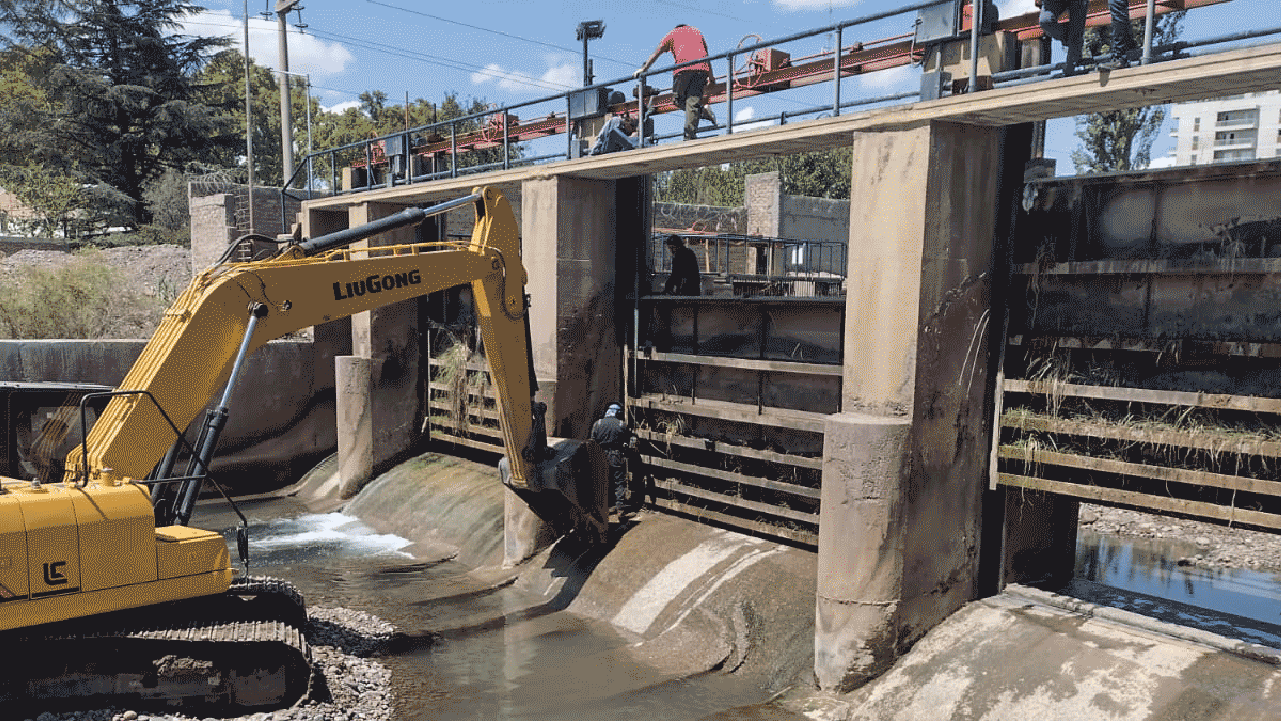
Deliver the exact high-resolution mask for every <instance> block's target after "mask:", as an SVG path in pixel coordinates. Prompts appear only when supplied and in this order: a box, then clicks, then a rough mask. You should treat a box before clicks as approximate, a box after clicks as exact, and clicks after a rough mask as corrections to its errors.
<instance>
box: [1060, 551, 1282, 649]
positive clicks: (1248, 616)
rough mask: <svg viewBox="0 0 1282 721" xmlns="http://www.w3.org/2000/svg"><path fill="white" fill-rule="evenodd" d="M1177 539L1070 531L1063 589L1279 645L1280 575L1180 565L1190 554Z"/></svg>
mask: <svg viewBox="0 0 1282 721" xmlns="http://www.w3.org/2000/svg"><path fill="white" fill-rule="evenodd" d="M1198 552H1199V551H1198V549H1197V547H1196V546H1193V545H1191V544H1188V543H1184V542H1180V541H1171V540H1156V539H1135V538H1121V537H1117V536H1109V535H1101V534H1098V533H1093V532H1091V531H1086V530H1082V531H1079V532H1078V539H1077V567H1076V573H1075V575H1076V578H1075V579H1074V581H1073V583H1072V584H1071V585H1070V587H1069V589H1067V591H1068V593H1069V595H1073V596H1077V597H1080V598H1084V599H1086V600H1088V601H1092V602H1095V603H1100V604H1104V605H1109V606H1115V607H1118V608H1125V609H1127V610H1131V611H1135V612H1137V613H1141V614H1144V615H1147V616H1152V617H1155V618H1159V619H1161V620H1165V621H1170V622H1172V623H1178V624H1180V625H1185V626H1192V627H1194V628H1202V629H1204V630H1208V631H1212V632H1214V633H1218V634H1220V635H1222V636H1227V637H1229V638H1236V639H1240V640H1243V641H1249V642H1252V643H1259V644H1263V645H1265V646H1270V647H1273V648H1278V647H1279V645H1280V644H1279V641H1280V640H1282V639H1280V638H1279V603H1280V598H1279V597H1280V594H1279V583H1282V576H1279V574H1277V573H1266V572H1262V571H1253V570H1249V569H1237V568H1199V567H1196V566H1181V565H1180V564H1179V563H1178V560H1179V559H1180V558H1188V557H1192V556H1193V555H1194V554H1196V553H1198Z"/></svg>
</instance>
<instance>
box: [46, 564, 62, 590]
mask: <svg viewBox="0 0 1282 721" xmlns="http://www.w3.org/2000/svg"><path fill="white" fill-rule="evenodd" d="M66 565H67V562H66V561H54V562H53V563H46V564H45V585H46V586H61V585H62V584H64V583H66V582H67V576H66V574H64V573H63V572H62V568H63V566H66Z"/></svg>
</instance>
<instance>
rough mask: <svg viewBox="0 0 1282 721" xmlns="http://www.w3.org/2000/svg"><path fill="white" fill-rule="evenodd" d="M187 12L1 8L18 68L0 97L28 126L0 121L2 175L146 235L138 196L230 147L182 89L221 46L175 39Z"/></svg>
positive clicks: (139, 5)
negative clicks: (67, 188)
mask: <svg viewBox="0 0 1282 721" xmlns="http://www.w3.org/2000/svg"><path fill="white" fill-rule="evenodd" d="M196 9H197V7H196V6H194V5H191V4H189V3H186V2H182V0H149V1H148V2H138V1H130V0H76V1H74V2H71V1H68V2H50V1H49V0H4V1H3V2H0V23H3V24H4V26H5V28H6V30H8V32H9V34H8V36H7V38H6V39H7V40H9V41H10V44H9V47H7V48H6V49H5V52H6V53H7V57H9V58H22V59H23V60H22V61H21V62H18V63H11V64H6V67H8V68H9V69H10V70H14V71H15V72H13V73H9V74H8V78H7V79H6V85H7V87H8V89H9V91H10V92H11V93H16V94H18V95H20V96H21V97H22V98H23V101H24V103H25V108H26V111H25V112H26V115H25V117H15V115H14V114H13V113H5V114H0V136H5V137H9V138H10V140H8V141H7V142H6V145H5V147H3V148H0V163H3V164H5V165H7V166H10V167H20V168H23V167H24V168H28V169H30V168H39V169H41V173H42V174H43V175H44V176H46V177H52V176H62V177H64V178H65V179H66V180H67V182H68V183H74V184H76V185H78V186H79V188H80V197H79V199H78V206H79V208H78V210H79V211H80V214H81V216H82V217H84V218H85V219H86V220H93V221H97V223H98V224H99V225H108V226H116V225H122V226H125V227H137V226H138V225H141V224H145V223H148V222H149V221H150V216H149V213H148V210H147V207H146V205H145V204H144V202H143V191H144V188H145V187H146V186H147V184H148V183H150V182H151V181H153V180H155V179H156V178H157V177H159V176H160V175H161V174H162V173H163V172H164V170H165V169H166V168H178V167H182V166H183V165H184V164H186V163H187V162H190V161H196V160H206V159H208V157H209V156H210V153H211V152H212V151H214V150H216V149H217V148H219V147H221V146H222V145H224V144H225V143H226V142H227V140H228V138H227V137H226V136H224V135H222V134H221V133H220V132H219V129H220V122H219V118H218V113H217V111H216V109H214V108H211V107H209V106H206V105H204V104H202V103H199V102H197V101H195V99H194V97H193V93H194V88H193V86H192V82H191V73H192V72H194V71H195V70H197V69H198V68H199V67H200V66H201V65H202V64H203V63H204V61H205V59H206V57H207V55H208V53H209V52H210V50H212V49H213V48H215V47H217V46H218V45H220V44H221V43H222V42H223V41H221V40H218V39H211V38H183V37H181V36H176V35H174V34H173V31H174V30H175V29H176V28H177V26H178V23H177V21H178V19H180V18H181V16H182V15H184V14H185V13H188V12H192V11H195V10H196ZM19 73H21V74H22V75H25V78H22V79H21V81H19V79H17V78H16V77H15V76H16V75H18V74H19ZM24 83H25V85H26V86H27V87H26V89H23V88H22V85H23V84H24ZM0 92H4V91H2V90H0ZM14 138H17V139H14ZM28 175H30V174H29V173H28ZM31 177H34V176H31ZM14 179H15V176H13V175H10V182H14ZM17 179H18V180H19V181H21V178H17ZM55 187H58V186H57V185H56V184H55ZM11 189H12V190H16V189H13V188H11ZM27 192H28V195H38V194H39V191H38V190H30V191H27ZM56 205H57V204H56V203H55V206H56Z"/></svg>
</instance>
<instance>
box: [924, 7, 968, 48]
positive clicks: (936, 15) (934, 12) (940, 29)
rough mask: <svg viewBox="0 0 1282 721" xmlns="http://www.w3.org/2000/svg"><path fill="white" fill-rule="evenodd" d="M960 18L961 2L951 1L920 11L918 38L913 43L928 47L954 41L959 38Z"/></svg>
mask: <svg viewBox="0 0 1282 721" xmlns="http://www.w3.org/2000/svg"><path fill="white" fill-rule="evenodd" d="M960 18H961V0H949V1H948V2H943V3H939V4H938V5H932V6H930V7H928V8H923V9H921V10H918V11H917V28H916V36H915V37H914V38H913V42H914V43H915V44H917V45H926V44H928V43H937V42H941V41H943V40H952V39H953V38H955V37H957V33H958V28H959V19H960Z"/></svg>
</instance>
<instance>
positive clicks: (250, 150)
mask: <svg viewBox="0 0 1282 721" xmlns="http://www.w3.org/2000/svg"><path fill="white" fill-rule="evenodd" d="M251 98H252V94H251V90H250V84H249V0H245V168H246V169H247V172H248V174H249V177H247V178H246V179H245V184H246V186H248V188H249V232H251V233H252V232H254V112H253V109H254V108H253V102H252V100H251Z"/></svg>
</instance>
